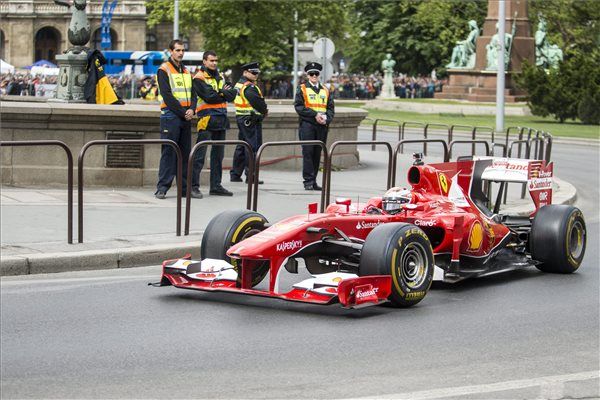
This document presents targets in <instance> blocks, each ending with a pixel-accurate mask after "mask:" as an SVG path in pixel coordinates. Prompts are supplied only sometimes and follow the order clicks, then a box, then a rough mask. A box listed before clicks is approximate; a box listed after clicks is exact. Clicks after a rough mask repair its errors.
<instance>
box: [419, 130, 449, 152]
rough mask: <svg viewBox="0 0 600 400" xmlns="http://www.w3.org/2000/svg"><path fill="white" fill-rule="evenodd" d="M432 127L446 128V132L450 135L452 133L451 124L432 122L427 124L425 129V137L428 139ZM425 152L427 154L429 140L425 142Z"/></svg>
mask: <svg viewBox="0 0 600 400" xmlns="http://www.w3.org/2000/svg"><path fill="white" fill-rule="evenodd" d="M430 127H432V128H436V129H439V128H444V129H445V130H446V133H447V134H448V135H450V126H449V125H447V124H438V123H431V124H426V125H425V128H424V129H423V138H424V139H428V136H427V134H428V133H429V128H430ZM423 154H424V155H427V142H424V143H423Z"/></svg>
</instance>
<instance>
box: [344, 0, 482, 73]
mask: <svg viewBox="0 0 600 400" xmlns="http://www.w3.org/2000/svg"><path fill="white" fill-rule="evenodd" d="M486 11H487V2H485V1H469V0H455V1H446V0H428V1H425V0H401V1H395V0H394V1H390V0H386V1H369V0H359V1H356V2H355V4H354V13H353V14H352V16H353V25H354V26H356V28H355V34H356V35H357V36H358V39H357V40H356V44H355V46H353V48H351V49H350V55H351V58H352V62H351V64H350V68H351V70H352V71H356V72H358V71H362V72H373V71H375V70H378V69H379V63H380V62H381V60H382V58H383V56H384V55H385V54H386V53H392V56H393V58H394V59H395V60H396V61H397V64H396V67H397V70H398V71H401V72H404V73H409V74H429V73H430V72H431V70H432V69H434V68H439V67H441V66H443V65H445V64H446V63H447V62H448V61H449V59H450V55H451V53H452V48H453V47H454V45H455V43H456V41H457V40H461V39H464V38H465V37H466V36H467V35H468V32H469V29H468V26H467V22H468V21H469V20H471V19H474V20H476V21H477V23H478V24H479V26H481V25H482V23H483V20H484V18H485V15H486Z"/></svg>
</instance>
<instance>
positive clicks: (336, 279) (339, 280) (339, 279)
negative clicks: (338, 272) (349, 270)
mask: <svg viewBox="0 0 600 400" xmlns="http://www.w3.org/2000/svg"><path fill="white" fill-rule="evenodd" d="M332 281H333V282H335V283H340V282H341V281H342V278H340V277H339V276H338V277H337V278H333V279H332Z"/></svg>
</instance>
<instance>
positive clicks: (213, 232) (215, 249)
mask: <svg viewBox="0 0 600 400" xmlns="http://www.w3.org/2000/svg"><path fill="white" fill-rule="evenodd" d="M267 222H268V221H267V219H266V218H265V217H264V216H263V215H261V214H259V213H257V212H254V211H248V210H228V211H224V212H222V213H220V214H218V215H216V216H215V217H214V218H213V219H212V220H211V221H210V222H209V224H208V226H207V227H206V229H205V230H204V235H202V244H201V247H200V257H201V259H202V260H204V259H205V258H216V259H221V260H225V261H227V262H228V263H231V264H232V265H233V266H234V267H235V270H236V271H237V272H239V265H241V260H238V259H235V258H229V257H227V250H229V248H230V247H231V246H233V245H234V244H236V243H239V242H241V241H242V240H244V239H247V238H249V237H250V236H252V235H256V234H257V233H258V232H261V231H263V230H264V229H265V224H266V223H267ZM268 272H269V261H264V262H261V263H260V264H259V265H258V266H256V267H255V268H254V269H253V270H252V286H253V287H254V286H256V285H258V284H259V283H260V282H261V281H262V280H263V279H264V277H265V276H266V275H267V273H268ZM239 284H241V277H239V276H238V285H239Z"/></svg>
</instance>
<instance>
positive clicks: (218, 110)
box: [194, 70, 227, 118]
mask: <svg viewBox="0 0 600 400" xmlns="http://www.w3.org/2000/svg"><path fill="white" fill-rule="evenodd" d="M194 79H200V80H202V81H204V82H206V83H208V84H209V85H210V86H212V88H213V89H214V90H215V91H217V92H218V91H219V90H220V89H223V86H224V85H225V80H224V79H223V77H222V76H221V79H219V80H218V81H217V80H216V79H215V78H213V77H212V76H211V75H210V74H209V73H208V72H205V71H202V70H200V71H198V73H197V74H196V75H195V76H194ZM196 115H197V116H198V118H201V117H202V116H206V115H227V102H226V101H225V100H223V102H222V103H217V104H208V103H206V102H205V101H204V100H203V99H202V98H201V97H198V104H197V106H196Z"/></svg>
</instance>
